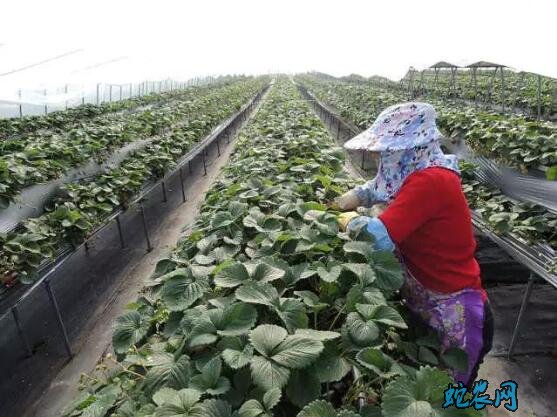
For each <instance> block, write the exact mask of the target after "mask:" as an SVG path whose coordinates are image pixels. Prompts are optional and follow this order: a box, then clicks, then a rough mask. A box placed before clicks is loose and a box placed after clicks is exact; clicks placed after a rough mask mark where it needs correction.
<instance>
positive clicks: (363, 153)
mask: <svg viewBox="0 0 557 417" xmlns="http://www.w3.org/2000/svg"><path fill="white" fill-rule="evenodd" d="M365 156H366V152H365V151H362V169H364V157H365Z"/></svg>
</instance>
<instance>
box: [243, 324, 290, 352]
mask: <svg viewBox="0 0 557 417" xmlns="http://www.w3.org/2000/svg"><path fill="white" fill-rule="evenodd" d="M286 336H288V332H287V331H286V329H285V328H283V327H280V326H275V325H274V324H262V325H260V326H257V327H256V328H255V329H253V330H252V331H251V333H250V336H249V337H250V342H251V344H252V345H253V347H254V348H255V350H257V351H258V352H259V353H260V354H262V355H263V356H270V355H271V354H272V353H273V351H274V350H275V348H276V347H277V346H278V345H279V344H280V343H282V341H283V340H284V339H285V338H286Z"/></svg>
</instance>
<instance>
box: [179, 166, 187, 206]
mask: <svg viewBox="0 0 557 417" xmlns="http://www.w3.org/2000/svg"><path fill="white" fill-rule="evenodd" d="M180 187H181V188H182V202H183V203H185V202H186V191H185V190H184V171H183V169H182V167H180Z"/></svg>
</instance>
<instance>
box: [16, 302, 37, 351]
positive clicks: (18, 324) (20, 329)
mask: <svg viewBox="0 0 557 417" xmlns="http://www.w3.org/2000/svg"><path fill="white" fill-rule="evenodd" d="M12 316H13V317H14V321H15V327H17V334H18V335H19V338H20V339H21V342H22V343H23V346H24V347H25V352H26V353H27V357H30V356H33V350H31V345H29V341H28V340H27V336H25V332H24V331H23V327H22V326H21V319H20V317H19V310H18V309H17V304H16V305H15V306H13V307H12Z"/></svg>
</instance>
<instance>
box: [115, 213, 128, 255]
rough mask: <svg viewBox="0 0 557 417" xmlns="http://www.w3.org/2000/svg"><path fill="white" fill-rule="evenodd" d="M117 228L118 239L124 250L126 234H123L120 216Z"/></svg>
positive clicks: (117, 219)
mask: <svg viewBox="0 0 557 417" xmlns="http://www.w3.org/2000/svg"><path fill="white" fill-rule="evenodd" d="M116 226H117V227H118V237H119V238H120V247H121V248H122V249H124V248H125V247H126V246H125V244H124V234H123V233H122V223H121V222H120V215H118V216H116Z"/></svg>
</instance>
